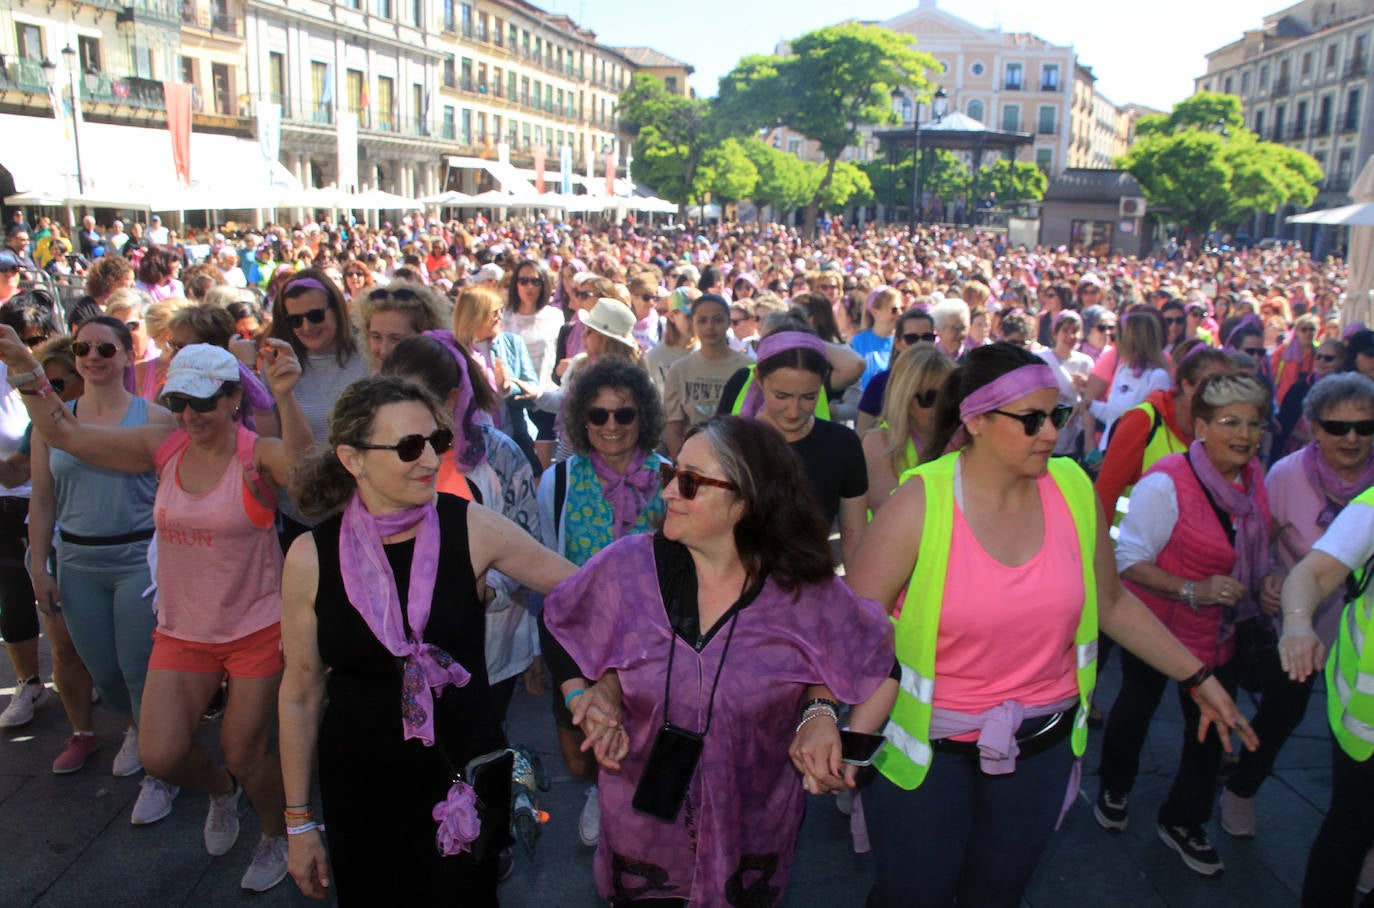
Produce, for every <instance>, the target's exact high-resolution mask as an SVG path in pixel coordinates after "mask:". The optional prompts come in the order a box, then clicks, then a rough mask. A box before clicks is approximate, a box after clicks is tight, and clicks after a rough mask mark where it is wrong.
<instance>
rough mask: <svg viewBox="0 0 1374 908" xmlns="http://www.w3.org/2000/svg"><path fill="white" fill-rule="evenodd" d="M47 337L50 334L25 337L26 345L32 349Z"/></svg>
mask: <svg viewBox="0 0 1374 908" xmlns="http://www.w3.org/2000/svg"><path fill="white" fill-rule="evenodd" d="M47 339H48V336H47V335H46V334H35V335H34V336H33V337H26V338H23V341H24V346H25V347H28V348H29V349H30V350H32V349H33V348H34V347H37V346H40V345H41V344H42V343H43V342H44V341H46V340H47Z"/></svg>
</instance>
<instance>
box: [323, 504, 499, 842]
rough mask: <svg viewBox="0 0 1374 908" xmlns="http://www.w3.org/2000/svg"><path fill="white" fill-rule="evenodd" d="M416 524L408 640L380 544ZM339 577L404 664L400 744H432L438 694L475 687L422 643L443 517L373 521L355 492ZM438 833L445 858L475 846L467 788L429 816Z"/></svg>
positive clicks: (342, 536)
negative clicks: (415, 740)
mask: <svg viewBox="0 0 1374 908" xmlns="http://www.w3.org/2000/svg"><path fill="white" fill-rule="evenodd" d="M416 524H419V527H420V529H419V532H418V534H417V535H416V537H415V553H414V555H413V556H412V557H411V563H410V589H409V594H408V595H407V597H406V611H407V614H408V616H409V618H410V634H409V636H407V634H406V629H405V626H406V622H405V621H404V620H403V618H402V616H401V600H400V593H399V592H398V591H397V589H396V575H395V574H394V573H393V572H392V570H391V564H390V563H389V562H388V561H387V560H386V553H385V552H384V551H383V550H382V537H384V536H393V535H395V534H397V533H401V532H404V531H405V530H408V529H410V528H411V527H413V526H415V525H416ZM339 572H340V573H341V574H342V575H343V584H344V592H346V593H347V594H348V599H349V601H350V602H351V603H353V607H354V608H355V609H357V611H358V614H359V615H360V616H361V617H362V619H363V621H364V622H365V623H366V624H367V626H368V629H369V630H371V631H372V635H373V636H374V637H376V638H377V642H379V643H381V644H382V646H383V647H385V648H386V651H387V652H389V653H391V654H392V655H393V656H399V657H401V658H402V659H403V660H404V665H403V667H402V669H401V737H402V739H403V740H409V739H410V738H419V739H420V741H421V742H422V743H423V744H424V745H425V746H426V747H431V746H433V744H434V693H433V691H434V690H435V689H438V690H442V689H443V688H445V687H448V686H449V685H453V686H455V687H462V686H464V685H465V684H467V683H468V682H469V681H470V680H472V675H470V674H469V673H468V671H467V669H465V668H463V666H461V665H459V664H458V662H457V661H455V660H454V658H453V657H452V656H450V655H449V654H448V653H446V652H444V651H443V650H442V649H440V648H439V647H437V646H434V645H433V644H429V643H425V642H424V635H425V626H426V625H427V624H429V611H430V606H431V605H432V604H433V599H434V581H435V578H436V576H437V575H438V573H439V512H438V510H437V509H436V508H435V506H434V502H433V501H431V502H429V503H428V504H424V505H420V506H419V507H414V508H408V509H406V510H404V511H397V512H395V513H392V514H382V515H380V516H378V515H375V514H373V513H372V512H371V511H369V510H368V509H367V508H366V507H365V506H364V505H363V501H362V498H361V497H360V496H359V495H358V493H357V492H354V493H353V497H352V498H351V499H350V500H349V502H348V506H347V507H346V508H345V509H344V514H343V523H342V524H341V525H340V527H339ZM432 815H433V817H434V820H435V822H437V823H438V824H439V830H438V832H437V833H436V834H435V844H436V846H437V847H438V849H439V851H440V853H441V854H446V855H449V854H458V853H459V852H462V851H467V850H468V849H469V847H470V845H471V843H472V842H473V841H475V840H476V838H477V832H478V829H479V827H480V822H479V820H478V818H477V806H476V795H475V794H474V793H473V791H472V787H471V786H470V785H468V784H467V783H466V782H464V781H462V780H458V781H455V782H454V783H453V785H452V787H450V788H449V791H448V795H447V796H446V797H445V798H444V800H442V801H440V802H439V803H438V804H436V805H435V806H434V810H433V813H432Z"/></svg>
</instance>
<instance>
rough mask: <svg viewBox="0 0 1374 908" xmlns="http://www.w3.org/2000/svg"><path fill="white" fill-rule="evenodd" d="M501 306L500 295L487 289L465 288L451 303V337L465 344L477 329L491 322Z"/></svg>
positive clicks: (474, 334)
mask: <svg viewBox="0 0 1374 908" xmlns="http://www.w3.org/2000/svg"><path fill="white" fill-rule="evenodd" d="M501 306H502V301H501V295H500V294H499V293H497V292H496V291H495V290H492V289H490V288H487V287H465V288H463V290H462V292H461V293H459V294H458V299H457V300H455V301H454V303H453V336H454V337H456V338H458V342H459V343H461V344H466V343H468V342H469V340H471V338H473V337H475V336H476V334H477V329H479V328H481V327H482V326H483V325H485V324H486V323H487V322H488V321H490V320H491V314H492V313H493V312H495V311H496V310H498V309H500V308H501Z"/></svg>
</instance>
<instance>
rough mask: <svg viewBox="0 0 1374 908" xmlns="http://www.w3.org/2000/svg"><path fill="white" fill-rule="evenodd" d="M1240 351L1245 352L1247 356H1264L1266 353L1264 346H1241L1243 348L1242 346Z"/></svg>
mask: <svg viewBox="0 0 1374 908" xmlns="http://www.w3.org/2000/svg"><path fill="white" fill-rule="evenodd" d="M1240 352H1241V353H1244V354H1245V355H1246V356H1263V355H1264V348H1263V347H1241V348H1240Z"/></svg>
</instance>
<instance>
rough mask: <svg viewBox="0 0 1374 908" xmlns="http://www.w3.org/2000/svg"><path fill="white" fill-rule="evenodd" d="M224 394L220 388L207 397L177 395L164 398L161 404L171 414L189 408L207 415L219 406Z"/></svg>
mask: <svg viewBox="0 0 1374 908" xmlns="http://www.w3.org/2000/svg"><path fill="white" fill-rule="evenodd" d="M224 394H225V391H224V388H220V389H219V390H218V391H216V392H215V393H214V394H211V395H210V396H209V397H187V396H186V395H184V394H177V395H175V396H173V395H168V396H167V397H164V398H163V399H162V402H163V403H164V404H166V406H167V409H168V410H171V411H172V412H173V413H180V412H182V411H183V410H185V409H186V408H187V407H190V408H191V409H192V410H194V411H195V412H197V413H209V412H211V411H213V410H214V409H215V407H217V406H219V399H220V398H221V397H223V396H224Z"/></svg>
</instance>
